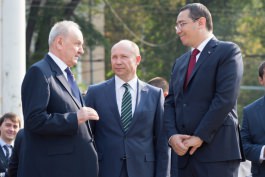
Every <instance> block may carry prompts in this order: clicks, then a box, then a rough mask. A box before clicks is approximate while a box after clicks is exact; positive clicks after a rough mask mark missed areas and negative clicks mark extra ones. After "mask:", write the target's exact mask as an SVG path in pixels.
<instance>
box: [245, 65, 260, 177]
mask: <svg viewBox="0 0 265 177" xmlns="http://www.w3.org/2000/svg"><path fill="white" fill-rule="evenodd" d="M258 79H259V83H260V85H262V86H263V87H265V62H262V63H261V64H260V66H259V70H258ZM264 113H265V96H263V97H261V98H259V99H257V100H255V101H254V102H252V103H251V104H249V105H247V106H246V107H244V109H243V121H242V127H241V138H242V142H243V148H244V152H245V155H246V159H248V160H249V161H251V173H252V176H253V177H264V176H265V161H264V160H265V136H264V135H265V114H264Z"/></svg>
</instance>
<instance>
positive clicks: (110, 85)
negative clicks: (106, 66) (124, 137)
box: [104, 77, 122, 128]
mask: <svg viewBox="0 0 265 177" xmlns="http://www.w3.org/2000/svg"><path fill="white" fill-rule="evenodd" d="M104 89H105V90H104V94H105V95H106V102H107V104H109V108H110V110H111V112H112V114H113V117H114V118H116V121H118V124H120V127H121V128H122V124H121V117H120V114H119V109H118V105H117V100H116V90H115V78H114V77H113V78H111V79H110V80H109V81H108V82H106V87H105V88H104Z"/></svg>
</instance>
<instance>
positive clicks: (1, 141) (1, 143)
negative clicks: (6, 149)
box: [0, 138, 6, 147]
mask: <svg viewBox="0 0 265 177" xmlns="http://www.w3.org/2000/svg"><path fill="white" fill-rule="evenodd" d="M0 145H1V147H3V146H4V145H6V143H5V142H4V141H3V140H2V138H0Z"/></svg>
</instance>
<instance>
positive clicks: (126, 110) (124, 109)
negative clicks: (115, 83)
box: [121, 83, 132, 132]
mask: <svg viewBox="0 0 265 177" xmlns="http://www.w3.org/2000/svg"><path fill="white" fill-rule="evenodd" d="M122 86H123V87H124V88H125V92H124V94H123V97H122V103H121V123H122V127H123V129H124V131H125V132H127V130H128V128H129V126H130V124H131V122H132V96H131V93H130V91H129V85H128V84H127V83H125V84H123V85H122Z"/></svg>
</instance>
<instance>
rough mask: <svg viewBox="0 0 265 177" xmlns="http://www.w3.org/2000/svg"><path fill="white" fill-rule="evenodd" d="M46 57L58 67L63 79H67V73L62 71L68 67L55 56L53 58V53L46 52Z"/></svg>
mask: <svg viewBox="0 0 265 177" xmlns="http://www.w3.org/2000/svg"><path fill="white" fill-rule="evenodd" d="M48 55H50V57H51V58H52V60H53V61H54V62H55V63H56V64H57V65H58V67H59V68H60V69H61V71H62V72H63V74H64V76H65V78H66V79H67V73H66V72H65V71H64V70H65V69H66V68H67V67H68V66H67V65H66V64H65V63H64V62H63V61H62V60H61V59H60V58H58V57H57V56H55V55H54V54H53V53H51V52H48Z"/></svg>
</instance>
